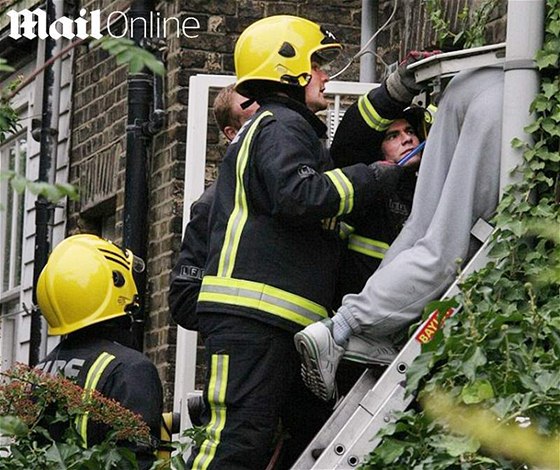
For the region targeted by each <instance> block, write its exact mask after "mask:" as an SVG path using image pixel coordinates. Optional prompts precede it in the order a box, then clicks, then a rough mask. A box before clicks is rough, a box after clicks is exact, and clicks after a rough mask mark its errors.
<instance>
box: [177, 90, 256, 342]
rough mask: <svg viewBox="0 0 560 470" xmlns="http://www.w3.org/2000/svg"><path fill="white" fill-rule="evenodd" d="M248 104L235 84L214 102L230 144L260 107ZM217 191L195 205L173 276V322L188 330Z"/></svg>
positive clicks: (195, 325) (194, 326)
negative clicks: (211, 211) (211, 209)
mask: <svg viewBox="0 0 560 470" xmlns="http://www.w3.org/2000/svg"><path fill="white" fill-rule="evenodd" d="M245 101H247V99H246V98H244V97H243V96H241V95H240V94H238V93H237V92H236V91H234V89H233V85H229V86H227V87H225V88H222V89H221V90H220V92H219V93H218V95H217V96H216V99H215V100H214V104H213V108H214V117H215V119H216V123H217V124H218V127H219V128H220V130H221V131H222V133H223V134H224V136H225V137H226V139H227V140H228V141H230V142H231V141H232V140H233V138H234V137H235V135H236V134H237V132H238V131H239V129H240V127H241V126H242V125H243V123H244V122H245V121H246V120H247V119H248V118H249V117H251V116H252V115H253V113H254V112H255V111H256V110H257V108H258V105H257V104H256V103H253V104H251V106H248V107H241V104H242V103H244V102H245ZM215 192H216V184H215V183H212V184H211V185H210V186H209V187H208V188H207V189H206V190H205V191H204V192H203V193H202V195H201V196H200V197H199V198H198V199H197V200H196V201H195V202H194V203H193V204H192V206H191V208H190V210H191V213H190V220H189V223H188V224H187V226H186V227H185V233H184V235H183V241H182V243H181V252H180V253H179V259H178V260H177V262H176V263H175V266H174V267H173V270H172V272H171V276H170V283H169V296H168V301H169V311H170V313H171V317H172V318H173V320H175V322H176V323H177V324H178V325H180V326H182V327H183V328H186V329H187V330H194V331H197V330H198V319H197V316H196V302H197V299H198V293H199V292H200V285H201V283H202V277H203V276H204V266H205V265H206V257H207V254H208V231H209V230H210V228H209V227H208V217H209V214H210V207H211V206H212V202H213V201H214V193H215Z"/></svg>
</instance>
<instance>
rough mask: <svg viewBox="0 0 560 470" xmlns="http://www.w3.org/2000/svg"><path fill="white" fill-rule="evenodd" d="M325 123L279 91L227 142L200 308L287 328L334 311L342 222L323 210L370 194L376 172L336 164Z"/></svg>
mask: <svg viewBox="0 0 560 470" xmlns="http://www.w3.org/2000/svg"><path fill="white" fill-rule="evenodd" d="M324 132H325V126H324V124H323V123H322V122H321V121H320V120H319V119H318V118H317V117H316V116H315V115H313V114H312V113H311V112H310V111H309V110H308V109H307V108H305V107H304V106H303V105H301V104H299V103H297V102H295V101H293V100H289V99H287V98H286V99H284V98H277V99H276V98H274V99H270V100H266V101H264V102H262V103H261V108H260V110H259V112H258V113H257V114H256V115H255V116H253V118H252V119H250V120H249V121H247V122H246V123H245V125H244V126H243V127H242V129H241V130H240V131H239V133H238V135H237V137H236V139H234V141H233V142H232V143H231V144H230V146H229V148H228V150H227V152H226V155H225V157H224V160H223V162H222V165H221V167H220V175H219V177H218V180H217V186H216V197H215V202H214V205H213V207H212V212H211V216H210V226H211V232H210V243H209V253H208V263H207V265H206V276H205V277H204V279H203V282H202V288H201V293H200V296H199V299H198V306H197V311H198V313H199V314H203V313H204V312H214V313H216V312H217V313H232V314H236V315H242V316H248V317H251V318H255V319H258V320H261V321H265V322H268V323H271V324H274V325H276V326H279V327H281V328H284V329H288V330H290V331H297V330H299V329H301V327H303V326H306V325H308V324H310V323H312V322H314V321H317V320H320V319H321V318H325V317H326V316H327V315H328V313H327V312H328V311H329V310H330V309H331V306H332V300H333V298H332V297H333V292H334V285H335V278H336V269H337V264H338V257H339V252H340V240H339V238H338V224H334V223H332V220H328V221H326V220H325V219H332V218H333V217H336V216H340V215H344V214H348V213H350V212H351V211H352V210H353V209H354V208H356V207H360V206H363V205H366V204H371V203H372V202H373V200H374V196H375V194H376V174H375V172H374V171H373V170H371V169H370V168H369V167H368V166H367V165H363V164H360V165H354V166H352V167H349V168H343V169H335V170H333V169H332V163H331V160H330V156H329V154H328V152H327V151H326V150H325V148H324V147H323V145H322V143H321V141H320V137H322V136H323V134H324ZM327 222H328V223H327Z"/></svg>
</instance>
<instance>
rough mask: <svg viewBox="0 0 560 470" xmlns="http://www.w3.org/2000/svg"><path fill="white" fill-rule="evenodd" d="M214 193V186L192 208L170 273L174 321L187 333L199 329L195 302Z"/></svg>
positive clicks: (201, 273) (171, 307) (204, 262)
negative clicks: (176, 258)
mask: <svg viewBox="0 0 560 470" xmlns="http://www.w3.org/2000/svg"><path fill="white" fill-rule="evenodd" d="M215 192H216V183H213V184H212V185H211V186H210V187H208V189H206V191H204V192H203V193H202V196H200V198H199V199H197V200H196V201H195V202H194V203H193V205H192V206H191V217H190V220H189V223H188V224H187V226H186V227H185V233H184V235H183V242H182V244H181V252H180V253H179V259H178V260H177V263H176V264H175V266H174V268H173V271H172V272H171V278H170V286H169V296H168V301H169V310H170V313H171V317H172V318H173V320H175V322H176V323H177V324H178V325H180V326H182V327H183V328H186V329H187V330H195V331H196V330H198V319H197V316H196V302H197V299H198V293H199V292H200V285H201V283H202V277H203V276H204V266H205V265H206V255H207V253H208V217H209V214H210V207H211V206H212V201H213V200H214V194H215Z"/></svg>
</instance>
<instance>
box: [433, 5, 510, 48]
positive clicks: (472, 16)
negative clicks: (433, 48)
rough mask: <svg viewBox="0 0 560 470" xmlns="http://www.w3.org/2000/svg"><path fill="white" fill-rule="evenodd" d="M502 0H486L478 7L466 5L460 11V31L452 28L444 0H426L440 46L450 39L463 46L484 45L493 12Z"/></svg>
mask: <svg viewBox="0 0 560 470" xmlns="http://www.w3.org/2000/svg"><path fill="white" fill-rule="evenodd" d="M499 3H500V0H484V1H483V2H482V3H481V4H480V5H479V6H478V7H477V8H475V9H470V8H469V7H466V6H465V8H464V9H463V10H462V11H461V12H460V13H459V15H458V19H459V25H458V27H457V29H458V32H454V31H453V30H452V28H451V21H450V20H449V19H448V18H446V15H445V10H444V2H443V0H424V5H425V6H426V11H427V13H428V16H429V18H430V22H431V24H432V29H433V30H434V31H435V33H436V37H437V42H438V46H439V47H441V48H443V47H444V46H445V44H446V43H448V42H449V41H451V42H452V44H453V45H455V46H461V47H463V48H469V47H478V46H483V45H484V43H485V39H484V33H485V31H486V25H487V24H488V21H489V19H490V16H491V14H492V12H493V11H494V10H495V8H496V7H497V6H498V5H499Z"/></svg>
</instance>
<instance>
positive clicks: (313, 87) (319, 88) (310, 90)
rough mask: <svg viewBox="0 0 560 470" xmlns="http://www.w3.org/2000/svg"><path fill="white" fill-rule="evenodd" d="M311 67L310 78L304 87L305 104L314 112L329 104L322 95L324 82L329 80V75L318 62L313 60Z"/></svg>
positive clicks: (325, 107)
mask: <svg viewBox="0 0 560 470" xmlns="http://www.w3.org/2000/svg"><path fill="white" fill-rule="evenodd" d="M311 67H312V68H311V80H310V82H309V83H308V84H307V86H306V87H305V104H306V105H307V107H308V108H309V109H310V110H311V111H312V112H314V113H316V112H318V111H322V110H323V109H327V106H328V105H329V103H328V101H327V99H326V98H325V95H324V91H325V84H326V83H327V82H328V81H329V76H328V75H327V73H326V72H325V71H323V70H322V69H321V67H320V66H319V64H317V63H315V62H313V63H312V65H311Z"/></svg>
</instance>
